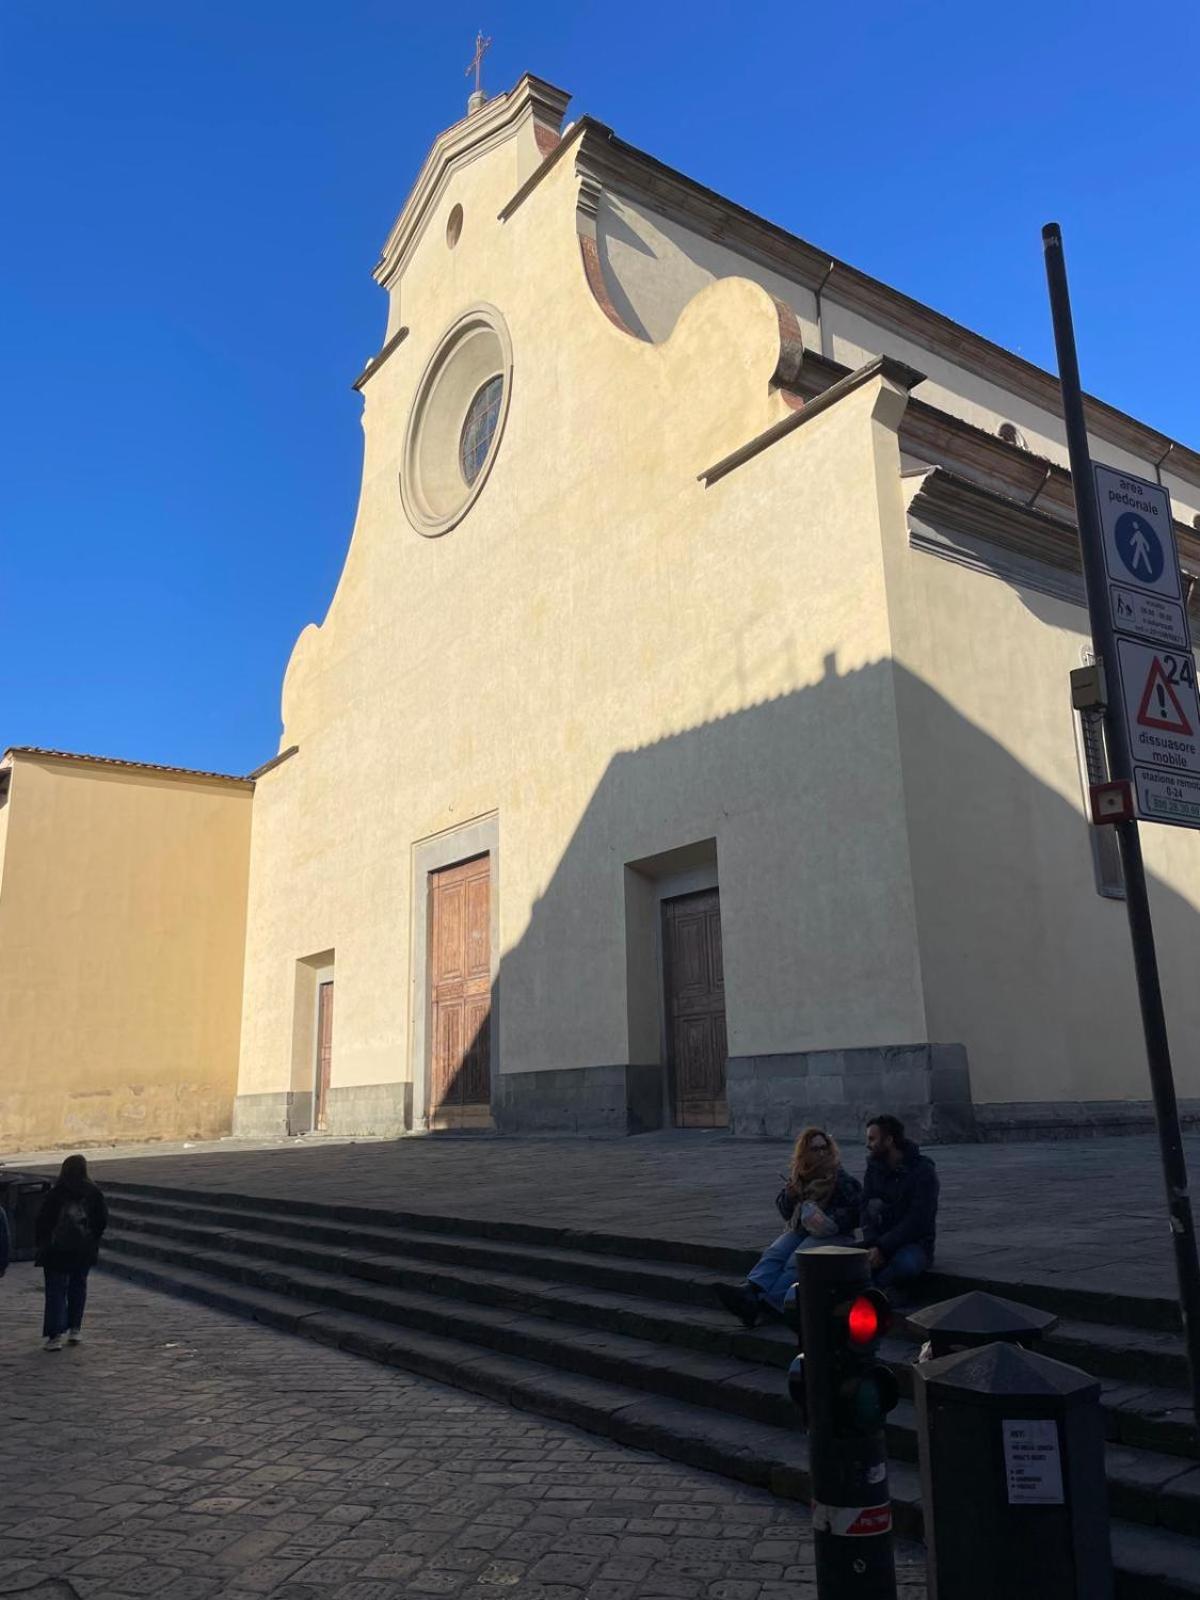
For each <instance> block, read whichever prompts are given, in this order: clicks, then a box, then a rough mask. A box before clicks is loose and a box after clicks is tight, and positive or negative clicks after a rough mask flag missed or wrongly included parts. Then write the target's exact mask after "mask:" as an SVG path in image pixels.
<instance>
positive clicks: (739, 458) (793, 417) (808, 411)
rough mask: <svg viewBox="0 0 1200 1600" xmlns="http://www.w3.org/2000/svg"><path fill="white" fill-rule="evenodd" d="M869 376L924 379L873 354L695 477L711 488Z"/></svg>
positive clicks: (905, 384) (901, 383) (913, 382)
mask: <svg viewBox="0 0 1200 1600" xmlns="http://www.w3.org/2000/svg"><path fill="white" fill-rule="evenodd" d="M872 378H884V379H886V380H887V381H888V382H889V383H894V384H895V385H896V386H897V387H898V388H901V389H904V390H910V389H914V388H915V387H916V386H917V384H918V383H922V382H923V381H924V379H923V376H922V374H921V373H919V372H916V371H914V369H913V368H912V367H907V366H905V365H904V363H903V362H902V361H893V360H892V358H891V356H876V358H875V360H874V361H868V362H867V364H866V366H864V367H859V368H858V369H857V371H855V372H850V373H847V374H846V376H845V377H844V378H841V379H839V381H838V382H837V383H835V384H832V385H831V386H830V387H829V388H828V389H823V390H822V391H821V392H820V393H819V394H818V395H817V396H816V397H815V398H814V399H812V400H808V401H806V402H805V404H804V405H803V406H801V407H800V408H799V409H798V410H795V411H792V412H789V414H788V415H787V416H786V417H781V418H780V420H779V421H778V422H775V423H772V424H771V426H770V427H769V428H765V429H764V430H763V431H762V433H759V434H756V435H755V437H754V438H753V439H748V440H747V441H746V443H745V444H742V445H739V446H738V448H737V449H736V450H731V451H730V453H729V454H728V455H727V456H722V458H721V459H720V461H714V462H713V464H712V466H711V467H705V469H704V471H703V472H698V473H697V474H696V477H697V479H698V480H699V481H700V482H701V483H702V484H703V485H704V487H705V488H706V489H711V488H712V486H713V484H714V483H719V482H720V480H721V479H722V478H724V477H726V476H728V474H729V473H731V472H733V471H734V470H735V468H737V467H740V466H743V465H744V464H745V463H746V462H747V461H750V460H752V459H753V457H754V456H757V455H761V453H762V452H763V451H764V450H769V449H770V447H771V446H772V445H773V444H776V443H778V441H779V440H780V439H782V438H785V437H786V435H787V434H789V433H794V432H795V431H796V429H797V428H801V427H803V426H804V424H805V423H806V422H811V421H812V419H813V418H814V417H819V416H820V414H821V412H822V411H828V410H829V408H830V406H834V405H836V404H837V403H838V401H839V400H843V399H845V397H846V396H847V395H848V394H853V392H854V391H855V389H861V388H862V386H863V384H864V383H869V382H870V381H871V379H872Z"/></svg>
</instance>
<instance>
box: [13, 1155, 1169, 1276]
mask: <svg viewBox="0 0 1200 1600" xmlns="http://www.w3.org/2000/svg"><path fill="white" fill-rule="evenodd" d="M1185 1146H1186V1149H1187V1154H1188V1161H1189V1165H1190V1168H1191V1172H1192V1173H1193V1175H1194V1176H1196V1177H1197V1180H1198V1183H1197V1187H1198V1188H1200V1135H1189V1136H1188V1137H1187V1138H1186V1139H1185ZM929 1154H930V1155H931V1156H932V1157H933V1159H934V1160H935V1161H936V1163H937V1167H938V1172H939V1174H940V1176H941V1180H942V1198H941V1211H940V1216H939V1223H938V1265H939V1266H940V1267H941V1268H942V1269H943V1270H945V1271H948V1272H962V1273H968V1274H972V1275H976V1276H988V1277H994V1278H996V1279H997V1280H1004V1281H1009V1282H1012V1283H1014V1284H1019V1283H1021V1282H1028V1281H1030V1280H1034V1281H1038V1282H1054V1283H1056V1284H1062V1285H1064V1286H1067V1287H1078V1288H1085V1289H1093V1290H1096V1289H1098V1290H1100V1291H1106V1290H1117V1289H1119V1290H1120V1291H1122V1292H1124V1293H1127V1294H1133V1295H1150V1296H1166V1297H1169V1298H1174V1295H1175V1280H1174V1263H1173V1257H1172V1253H1171V1246H1170V1235H1169V1231H1168V1227H1167V1220H1166V1207H1165V1203H1164V1199H1163V1185H1162V1175H1161V1168H1160V1166H1159V1161H1158V1146H1157V1143H1156V1141H1155V1140H1154V1139H1153V1138H1149V1137H1141V1136H1137V1137H1131V1138H1112V1139H1086V1140H1085V1139H1080V1140H1071V1141H1064V1142H1045V1141H1043V1142H1038V1143H1030V1144H968V1145H938V1146H931V1147H930V1150H929ZM844 1155H845V1160H846V1165H847V1166H848V1168H849V1170H850V1171H851V1172H853V1173H855V1174H856V1175H859V1176H860V1175H861V1172H862V1167H863V1162H864V1159H865V1158H864V1156H863V1154H862V1152H861V1151H860V1150H853V1149H847V1150H846V1151H845V1152H844ZM50 1159H51V1158H49V1157H48V1156H47V1154H46V1153H45V1152H43V1153H42V1154H41V1155H40V1156H36V1157H32V1158H26V1160H27V1161H28V1162H29V1164H39V1165H40V1164H43V1163H46V1162H47V1161H48V1160H50ZM59 1159H61V1158H59ZM89 1159H90V1160H91V1162H92V1163H93V1167H94V1171H95V1176H96V1177H97V1178H98V1179H99V1181H100V1182H101V1183H103V1182H104V1179H105V1177H106V1176H108V1177H110V1178H112V1179H124V1180H126V1181H129V1182H136V1183H161V1184H166V1185H170V1186H175V1187H182V1188H196V1189H210V1190H215V1191H223V1192H229V1193H235V1192H241V1193H245V1194H252V1195H260V1196H264V1197H268V1198H271V1199H280V1198H303V1199H306V1200H312V1201H320V1202H325V1203H329V1204H333V1203H338V1202H340V1203H343V1204H353V1205H363V1206H374V1207H382V1208H385V1209H396V1210H408V1211H420V1212H429V1213H440V1214H443V1215H452V1216H461V1217H469V1218H498V1217H502V1218H505V1219H511V1220H515V1221H523V1222H534V1223H542V1224H548V1225H550V1226H555V1227H567V1228H579V1229H585V1230H589V1231H599V1232H612V1233H620V1234H632V1235H637V1236H642V1237H650V1238H659V1239H663V1238H666V1239H684V1240H695V1241H700V1242H704V1243H717V1244H722V1245H731V1246H737V1247H739V1248H745V1249H754V1248H757V1247H758V1246H760V1245H761V1244H763V1243H765V1242H767V1240H768V1239H770V1238H771V1237H773V1235H774V1233H775V1232H776V1231H777V1228H778V1218H777V1215H776V1212H775V1209H774V1205H773V1204H772V1201H773V1197H774V1195H775V1192H776V1190H777V1189H778V1187H779V1181H780V1174H781V1173H782V1172H783V1170H784V1169H785V1167H786V1165H787V1160H788V1146H786V1145H784V1144H782V1143H775V1142H767V1141H757V1140H747V1139H734V1138H731V1137H730V1136H729V1135H727V1134H721V1133H704V1132H691V1133H673V1132H672V1133H662V1134H644V1135H642V1136H641V1137H639V1138H632V1139H584V1138H557V1139H553V1138H540V1139H539V1138H518V1137H507V1138H503V1139H500V1138H486V1137H484V1138H480V1137H474V1138H472V1137H470V1136H466V1137H457V1138H454V1137H443V1136H437V1135H435V1136H431V1137H408V1138H404V1139H396V1140H386V1141H385V1140H368V1141H331V1140H323V1139H312V1138H308V1139H296V1140H287V1141H279V1142H277V1143H275V1144H260V1145H254V1146H249V1147H247V1146H239V1145H238V1144H237V1143H236V1142H235V1141H232V1140H228V1141H222V1142H221V1143H220V1144H218V1145H209V1146H196V1147H192V1148H182V1147H176V1148H173V1149H172V1150H169V1151H168V1150H164V1148H163V1147H162V1146H153V1145H150V1146H142V1147H139V1148H136V1149H133V1148H125V1149H112V1150H105V1151H95V1152H89ZM4 1161H5V1162H6V1163H8V1164H10V1165H14V1166H15V1165H19V1164H23V1163H22V1162H21V1158H19V1157H13V1156H6V1157H4Z"/></svg>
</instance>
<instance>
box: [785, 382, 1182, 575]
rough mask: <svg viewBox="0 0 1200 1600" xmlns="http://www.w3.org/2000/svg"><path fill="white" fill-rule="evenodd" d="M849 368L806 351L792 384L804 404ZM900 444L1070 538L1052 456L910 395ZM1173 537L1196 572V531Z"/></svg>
mask: <svg viewBox="0 0 1200 1600" xmlns="http://www.w3.org/2000/svg"><path fill="white" fill-rule="evenodd" d="M848 373H849V368H848V367H844V366H842V365H841V364H840V363H839V362H837V361H830V360H829V358H828V357H827V356H820V355H817V354H816V353H815V352H814V351H811V350H810V351H807V352H806V353H805V356H804V364H803V366H802V368H801V370H800V374H799V378H798V380H797V383H796V385H795V387H796V390H797V392H798V393H799V394H801V395H802V396H803V397H804V398H805V400H806V403H808V404H811V397H813V396H816V395H820V394H821V393H822V392H823V391H824V390H825V389H827V388H828V387H829V386H830V385H831V384H836V383H839V382H841V381H842V380H844V379H845V378H846V376H847V375H848ZM900 447H901V449H902V450H904V451H906V452H907V453H908V454H909V455H912V456H916V457H918V458H919V459H921V460H923V461H927V462H928V463H929V464H930V466H936V467H943V468H945V469H947V471H949V472H951V473H956V474H958V476H959V477H961V478H963V479H965V480H969V481H970V482H971V483H973V484H976V485H977V486H978V487H979V488H980V489H982V490H985V491H990V492H991V493H993V494H994V495H996V496H997V497H999V498H1000V499H1002V500H1003V501H1004V502H1005V503H1006V504H1013V505H1017V506H1022V507H1029V508H1032V507H1034V506H1036V507H1037V509H1038V510H1039V511H1044V512H1048V513H1049V514H1050V515H1051V516H1052V517H1057V518H1058V519H1059V520H1060V521H1062V522H1063V523H1065V524H1066V525H1067V526H1068V527H1069V528H1070V529H1071V537H1072V538H1074V537H1075V533H1074V530H1075V497H1074V491H1073V489H1072V487H1071V474H1070V472H1069V471H1068V470H1067V468H1066V467H1062V466H1059V464H1058V463H1057V462H1056V461H1048V460H1047V459H1046V457H1045V456H1039V455H1035V454H1034V453H1033V451H1031V450H1025V449H1023V448H1022V447H1021V446H1020V445H1015V444H1009V443H1008V442H1007V441H1006V440H1004V439H1001V438H1000V437H999V435H998V434H994V433H989V432H988V431H987V429H986V428H977V427H976V426H975V425H974V423H971V422H967V421H965V420H964V419H963V418H962V417H955V416H952V415H951V414H950V413H949V412H948V411H941V410H939V409H938V407H937V406H933V405H930V404H929V402H928V401H926V400H922V399H920V398H919V397H918V396H915V395H914V396H913V397H912V398H911V399H910V400H909V402H908V405H907V406H906V407H905V411H904V416H903V417H902V419H901V422H900ZM1174 527H1175V537H1176V539H1177V540H1178V543H1179V553H1180V559H1181V560H1182V562H1183V564H1184V567H1185V568H1186V569H1189V570H1191V571H1195V572H1200V532H1198V531H1197V530H1196V529H1195V528H1192V527H1189V526H1188V524H1187V523H1183V522H1180V521H1179V520H1178V518H1176V519H1175V523H1174Z"/></svg>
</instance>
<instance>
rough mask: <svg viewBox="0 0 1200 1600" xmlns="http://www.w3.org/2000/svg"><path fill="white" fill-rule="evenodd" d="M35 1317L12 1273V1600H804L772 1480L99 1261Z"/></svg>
mask: <svg viewBox="0 0 1200 1600" xmlns="http://www.w3.org/2000/svg"><path fill="white" fill-rule="evenodd" d="M39 1313H40V1274H35V1272H34V1269H33V1268H32V1267H29V1266H24V1265H23V1266H18V1267H15V1268H12V1269H10V1271H9V1273H8V1276H7V1277H6V1278H4V1279H3V1280H0V1394H2V1396H3V1400H2V1402H0V1410H2V1413H3V1449H2V1450H0V1595H9V1594H21V1595H25V1596H27V1597H28V1600H69V1597H71V1596H78V1597H80V1600H127V1597H131V1596H138V1595H152V1596H157V1597H158V1600H207V1597H209V1596H223V1595H228V1596H230V1597H235V1596H241V1597H245V1600H249V1597H252V1596H254V1597H261V1596H268V1595H274V1596H277V1597H279V1600H389V1597H391V1596H393V1595H396V1596H399V1595H413V1596H420V1597H424V1600H430V1597H434V1596H440V1595H448V1596H450V1595H452V1596H454V1597H456V1600H500V1597H502V1596H507V1595H512V1596H513V1597H514V1600H533V1597H537V1600H642V1597H645V1600H650V1597H661V1600H693V1597H697V1600H814V1597H815V1594H816V1589H815V1586H814V1583H813V1571H812V1560H811V1555H812V1547H811V1540H810V1524H809V1518H808V1514H807V1512H806V1511H805V1510H804V1509H803V1508H801V1507H799V1506H795V1505H791V1504H788V1503H786V1502H782V1501H778V1500H774V1499H772V1498H771V1497H770V1496H769V1495H767V1494H765V1493H764V1492H762V1491H760V1490H756V1489H749V1488H744V1487H741V1486H739V1485H737V1484H734V1483H730V1482H728V1481H726V1480H725V1479H722V1478H718V1477H715V1476H712V1475H711V1474H709V1473H705V1472H700V1471H696V1470H693V1469H691V1468H688V1467H681V1466H677V1465H674V1464H672V1463H669V1462H664V1461H660V1460H659V1459H658V1458H657V1457H654V1456H649V1455H643V1454H640V1453H638V1452H636V1451H632V1450H627V1449H624V1448H623V1447H621V1446H619V1445H615V1444H610V1443H608V1442H607V1441H604V1440H601V1439H597V1438H594V1437H593V1436H591V1435H589V1434H585V1433H581V1432H579V1431H577V1430H576V1429H574V1428H571V1427H567V1426H565V1425H562V1424H558V1423H554V1422H546V1421H542V1420H540V1419H538V1418H536V1417H533V1416H530V1415H529V1414H527V1413H525V1412H521V1411H514V1410H511V1409H509V1408H508V1407H506V1406H503V1405H500V1404H497V1403H496V1402H494V1401H489V1400H482V1399H478V1398H475V1397H474V1396H471V1395H467V1394H462V1393H459V1392H458V1391H457V1390H454V1389H450V1388H447V1387H444V1386H443V1385H441V1384H436V1383H430V1382H428V1381H426V1380H425V1379H422V1378H414V1377H410V1376H408V1375H407V1374H403V1373H399V1372H395V1371H393V1370H391V1369H390V1368H384V1367H380V1366H377V1365H375V1364H374V1363H372V1362H370V1361H366V1360H360V1359H359V1358H357V1357H355V1356H351V1355H346V1354H344V1353H343V1352H341V1351H338V1350H333V1349H324V1348H321V1347H320V1346H314V1345H312V1344H310V1343H308V1342H307V1341H306V1340H300V1339H293V1338H290V1337H289V1336H288V1335H287V1334H283V1333H276V1332H273V1331H272V1330H270V1329H268V1328H263V1327H260V1326H259V1325H257V1324H254V1323H243V1322H239V1321H235V1320H233V1319H226V1318H224V1317H222V1316H220V1315H219V1314H217V1313H214V1312H211V1311H207V1310H204V1309H198V1308H193V1307H191V1306H188V1305H185V1304H183V1303H181V1302H179V1301H176V1300H172V1299H170V1298H169V1297H166V1296H160V1295H156V1294H153V1293H151V1292H150V1291H147V1290H143V1289H138V1288H135V1287H133V1286H132V1285H129V1284H125V1283H121V1282H119V1281H117V1280H114V1279H112V1278H108V1277H106V1276H103V1275H99V1276H93V1279H92V1290H91V1305H90V1307H89V1312H88V1324H87V1325H86V1326H85V1333H86V1334H87V1339H86V1341H85V1343H84V1344H82V1345H81V1346H79V1347H78V1348H76V1349H67V1350H64V1351H63V1352H62V1353H61V1354H60V1355H48V1354H46V1353H45V1352H43V1350H42V1349H41V1346H40V1341H39V1339H38V1338H37V1334H38V1330H39V1328H40V1322H39ZM898 1564H899V1567H900V1570H901V1573H902V1577H903V1581H902V1584H901V1595H902V1596H903V1597H904V1600H921V1597H923V1596H924V1594H925V1585H924V1578H923V1560H922V1557H921V1553H920V1551H919V1550H918V1549H917V1548H916V1547H915V1546H912V1545H902V1546H899V1547H898Z"/></svg>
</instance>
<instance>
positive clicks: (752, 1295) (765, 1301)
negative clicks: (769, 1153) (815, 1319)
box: [716, 1128, 862, 1328]
mask: <svg viewBox="0 0 1200 1600" xmlns="http://www.w3.org/2000/svg"><path fill="white" fill-rule="evenodd" d="M861 1200H862V1186H861V1184H859V1183H858V1181H857V1180H856V1179H854V1178H852V1177H850V1175H849V1173H847V1172H844V1171H843V1170H842V1166H841V1157H840V1154H839V1152H838V1147H837V1144H836V1142H835V1141H834V1140H833V1139H832V1138H831V1137H830V1135H829V1134H827V1133H826V1132H825V1130H824V1129H823V1128H805V1130H804V1132H803V1133H802V1134H801V1135H800V1137H799V1138H798V1139H797V1140H796V1148H795V1151H794V1152H793V1154H792V1166H791V1172H790V1174H789V1176H788V1180H787V1182H786V1184H785V1185H784V1186H783V1188H782V1189H781V1190H780V1191H779V1193H778V1195H777V1196H776V1197H775V1204H776V1207H777V1208H778V1210H779V1214H780V1215H781V1216H782V1218H783V1220H784V1221H785V1222H786V1223H787V1232H786V1233H781V1234H780V1235H779V1237H778V1239H776V1240H775V1242H774V1244H770V1245H768V1246H767V1248H766V1249H765V1250H764V1251H763V1253H762V1255H761V1256H760V1257H759V1258H758V1262H757V1264H756V1265H755V1266H754V1267H753V1268H752V1269H751V1271H750V1273H749V1275H748V1277H747V1278H746V1280H745V1282H744V1283H737V1284H733V1283H719V1284H717V1285H716V1295H717V1299H718V1300H719V1301H720V1302H721V1304H722V1305H723V1306H724V1307H725V1309H726V1310H727V1311H732V1312H733V1314H734V1316H735V1317H737V1318H739V1319H740V1321H741V1322H742V1324H743V1326H744V1327H747V1328H752V1327H753V1326H754V1324H755V1323H756V1322H757V1321H758V1319H759V1317H760V1316H761V1315H762V1313H763V1312H764V1311H765V1310H767V1309H768V1308H769V1309H770V1310H772V1311H775V1312H782V1311H783V1302H784V1298H785V1296H786V1295H787V1292H788V1290H789V1289H790V1288H791V1286H792V1284H793V1283H795V1281H796V1271H795V1268H794V1267H793V1265H792V1257H793V1256H794V1255H795V1254H796V1252H797V1251H798V1250H811V1249H812V1248H813V1247H814V1246H815V1245H821V1244H853V1243H854V1239H853V1233H854V1230H855V1228H857V1227H858V1211H859V1205H860V1203H861Z"/></svg>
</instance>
